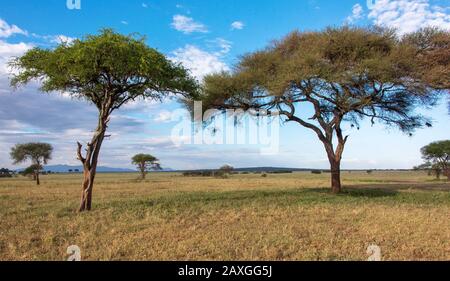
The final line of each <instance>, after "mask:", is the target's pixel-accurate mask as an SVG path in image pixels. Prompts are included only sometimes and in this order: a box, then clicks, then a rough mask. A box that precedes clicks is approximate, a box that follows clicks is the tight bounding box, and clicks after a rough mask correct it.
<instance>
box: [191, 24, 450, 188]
mask: <svg viewBox="0 0 450 281" xmlns="http://www.w3.org/2000/svg"><path fill="white" fill-rule="evenodd" d="M417 38H420V40H419V39H417ZM449 38H450V33H449V32H444V31H438V30H435V31H429V30H422V31H419V32H418V33H415V34H414V35H411V36H405V37H403V38H398V37H397V35H396V33H395V31H394V30H390V29H384V28H379V27H369V28H360V27H342V28H328V29H326V30H324V31H319V32H298V31H295V32H292V33H290V34H289V35H287V36H286V37H285V38H283V39H281V40H279V41H275V42H274V43H272V44H270V45H269V46H268V47H266V48H265V49H262V50H259V51H256V52H253V53H249V54H247V55H244V56H243V57H242V58H241V59H240V61H239V62H238V64H237V65H236V67H234V71H233V72H231V73H219V74H212V75H209V76H206V77H205V79H204V81H203V91H202V94H201V100H202V101H203V105H204V106H205V105H206V108H204V109H205V110H206V109H209V108H215V109H220V110H226V109H236V108H241V109H257V110H258V109H261V110H266V111H267V112H268V113H270V112H271V111H275V112H277V113H278V114H279V115H280V116H281V117H282V118H284V120H285V121H286V122H293V123H297V124H299V125H300V126H303V127H306V128H307V129H310V130H311V131H312V132H313V133H314V134H316V135H317V137H318V139H319V140H320V142H321V143H322V144H323V146H324V148H325V151H326V155H327V157H328V160H329V163H330V167H331V189H332V191H333V192H334V193H339V192H340V191H341V177H340V171H341V160H342V156H343V153H344V148H345V145H346V144H347V140H348V137H349V136H348V135H345V134H344V130H345V128H344V127H343V126H344V124H345V122H349V125H350V126H351V127H357V128H359V122H360V121H361V120H362V119H364V118H368V119H369V120H371V122H372V123H375V122H376V121H379V122H381V123H383V124H385V125H388V126H396V127H398V128H399V129H400V130H402V131H404V132H406V133H409V134H411V133H412V132H413V131H414V130H415V129H417V128H421V127H424V126H431V124H430V122H429V121H428V119H427V118H425V117H424V116H422V115H420V114H417V113H416V111H415V109H416V108H417V107H418V106H425V107H426V106H432V105H434V104H435V102H436V100H437V96H438V94H440V93H446V90H448V89H449V88H450V86H449V84H448V81H450V79H449V73H450V67H449V61H448V59H449V58H450V56H448V55H447V53H448V51H449V47H448V45H447V43H442V44H441V43H440V42H441V41H444V42H447V40H448V39H449ZM427 46H432V47H430V48H427ZM186 104H187V105H188V108H190V109H192V102H188V101H187V102H186ZM311 109H312V111H313V113H312V116H309V115H307V114H309V112H311ZM263 112H264V111H263Z"/></svg>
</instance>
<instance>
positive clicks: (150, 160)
mask: <svg viewBox="0 0 450 281" xmlns="http://www.w3.org/2000/svg"><path fill="white" fill-rule="evenodd" d="M131 161H132V163H133V164H134V165H136V166H137V168H138V169H139V171H140V172H141V177H142V179H144V178H145V174H146V173H147V172H148V171H150V170H161V165H160V163H159V160H158V158H156V157H154V156H153V155H150V154H142V153H141V154H136V155H134V156H133V158H132V159H131Z"/></svg>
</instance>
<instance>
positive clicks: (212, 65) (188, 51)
mask: <svg viewBox="0 0 450 281" xmlns="http://www.w3.org/2000/svg"><path fill="white" fill-rule="evenodd" d="M170 59H171V60H173V61H175V62H179V63H181V64H183V65H184V67H186V68H187V69H189V70H190V71H191V73H192V75H194V76H195V77H196V78H197V79H199V80H201V79H202V78H203V77H204V76H205V75H207V74H211V73H217V72H221V71H228V70H230V69H229V67H228V65H227V64H225V63H224V62H222V61H221V59H220V55H219V54H217V53H209V52H206V51H204V50H201V49H199V48H197V47H195V46H193V45H186V46H185V47H183V48H179V49H177V50H175V51H174V52H173V56H172V57H171V58H170Z"/></svg>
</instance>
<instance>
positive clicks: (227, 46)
mask: <svg viewBox="0 0 450 281" xmlns="http://www.w3.org/2000/svg"><path fill="white" fill-rule="evenodd" d="M208 42H209V43H212V44H211V45H213V46H212V47H213V48H216V49H217V48H218V49H219V51H217V52H214V54H215V55H216V56H222V55H226V54H228V53H229V52H230V50H231V47H232V46H233V42H231V41H228V40H226V39H223V38H220V37H219V38H216V39H214V40H209V41H208Z"/></svg>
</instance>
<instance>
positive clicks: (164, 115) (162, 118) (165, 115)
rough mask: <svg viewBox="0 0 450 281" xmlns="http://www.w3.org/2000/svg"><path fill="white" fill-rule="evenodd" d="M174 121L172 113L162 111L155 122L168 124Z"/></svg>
mask: <svg viewBox="0 0 450 281" xmlns="http://www.w3.org/2000/svg"><path fill="white" fill-rule="evenodd" d="M171 120H172V113H171V112H169V111H161V112H160V113H159V114H158V115H157V116H156V117H155V118H154V119H153V121H155V122H157V123H166V122H169V121H171Z"/></svg>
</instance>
